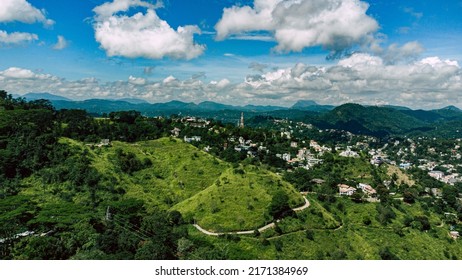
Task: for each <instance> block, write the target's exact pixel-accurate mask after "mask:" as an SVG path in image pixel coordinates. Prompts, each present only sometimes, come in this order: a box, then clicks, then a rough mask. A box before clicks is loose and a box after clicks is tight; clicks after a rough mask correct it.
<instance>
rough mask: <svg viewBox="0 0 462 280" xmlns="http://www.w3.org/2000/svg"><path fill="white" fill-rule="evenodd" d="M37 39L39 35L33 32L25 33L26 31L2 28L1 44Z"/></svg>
mask: <svg viewBox="0 0 462 280" xmlns="http://www.w3.org/2000/svg"><path fill="white" fill-rule="evenodd" d="M37 39H38V36H37V35H36V34H32V33H24V32H13V33H8V32H6V31H3V30H0V45H2V44H5V45H14V44H21V43H27V42H31V41H35V40H37Z"/></svg>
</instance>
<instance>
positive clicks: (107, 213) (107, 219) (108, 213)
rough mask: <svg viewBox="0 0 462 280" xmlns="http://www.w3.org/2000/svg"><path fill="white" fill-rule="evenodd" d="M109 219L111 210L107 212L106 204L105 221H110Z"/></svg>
mask: <svg viewBox="0 0 462 280" xmlns="http://www.w3.org/2000/svg"><path fill="white" fill-rule="evenodd" d="M110 220H111V212H109V206H108V207H107V209H106V221H110Z"/></svg>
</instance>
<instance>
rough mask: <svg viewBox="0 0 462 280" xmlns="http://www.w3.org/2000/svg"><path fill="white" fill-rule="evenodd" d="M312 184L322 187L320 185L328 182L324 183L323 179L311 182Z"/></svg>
mask: <svg viewBox="0 0 462 280" xmlns="http://www.w3.org/2000/svg"><path fill="white" fill-rule="evenodd" d="M311 182H313V183H315V184H318V185H320V184H324V183H325V182H326V181H324V180H323V179H313V180H311Z"/></svg>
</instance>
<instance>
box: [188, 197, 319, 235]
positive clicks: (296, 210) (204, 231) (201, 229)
mask: <svg viewBox="0 0 462 280" xmlns="http://www.w3.org/2000/svg"><path fill="white" fill-rule="evenodd" d="M303 199H305V204H304V205H303V206H300V207H297V208H293V209H292V210H293V211H294V212H300V211H303V210H305V209H306V208H308V207H310V202H309V201H308V199H307V198H306V197H305V196H303ZM276 222H279V220H277V221H276ZM275 226H276V224H275V223H274V222H273V223H270V224H267V225H266V226H263V227H261V228H259V229H258V231H259V232H263V231H265V230H267V229H270V228H273V227H275ZM194 227H195V228H197V229H198V230H199V231H200V232H202V233H204V234H207V235H210V236H220V235H224V234H238V235H246V234H254V233H255V230H245V231H230V232H211V231H208V230H206V229H203V228H202V227H201V226H200V225H198V224H194Z"/></svg>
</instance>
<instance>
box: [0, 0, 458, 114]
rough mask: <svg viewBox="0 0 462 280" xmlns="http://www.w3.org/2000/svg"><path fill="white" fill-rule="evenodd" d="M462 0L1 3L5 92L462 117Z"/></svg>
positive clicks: (0, 81) (0, 62)
mask: <svg viewBox="0 0 462 280" xmlns="http://www.w3.org/2000/svg"><path fill="white" fill-rule="evenodd" d="M461 14H462V0H447V1H436V0H428V1H417V0H375V1H373V0H240V1H233V0H163V1H155V0H150V1H148V0H79V1H62V0H0V89H4V90H6V91H8V92H9V93H12V94H20V95H22V94H26V93H29V92H48V93H52V94H57V95H61V96H64V97H67V98H71V99H74V100H84V99H91V98H99V99H122V98H138V99H144V100H147V101H148V102H151V103H158V102H167V101H170V100H181V101H185V102H195V103H199V102H202V101H214V102H220V103H225V104H233V105H246V104H259V105H281V106H291V105H292V104H294V103H295V102H296V101H298V100H314V101H316V102H318V103H320V104H330V105H340V104H343V103H348V102H354V103H361V104H367V105H387V104H391V105H402V106H408V107H411V108H423V109H433V108H441V107H444V106H448V105H454V106H458V107H460V108H462V70H461V65H462V17H461V16H460V15H461Z"/></svg>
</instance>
